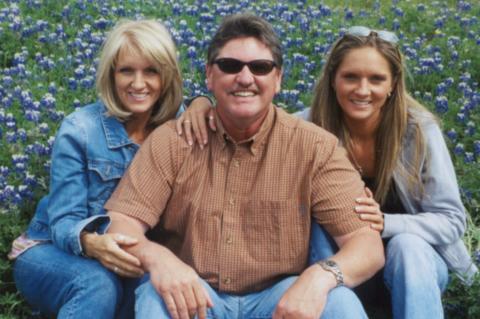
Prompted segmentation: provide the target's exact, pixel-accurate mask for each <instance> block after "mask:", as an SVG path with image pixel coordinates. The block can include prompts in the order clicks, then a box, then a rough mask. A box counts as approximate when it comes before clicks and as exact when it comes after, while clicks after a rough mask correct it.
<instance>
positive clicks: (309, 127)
mask: <svg viewBox="0 0 480 319" xmlns="http://www.w3.org/2000/svg"><path fill="white" fill-rule="evenodd" d="M276 113H277V119H278V120H277V123H278V126H279V128H280V129H281V130H283V131H285V133H286V134H288V135H291V136H292V138H294V139H296V140H299V141H305V142H310V143H321V144H328V145H337V144H338V139H337V137H336V136H335V135H333V134H332V133H330V132H328V131H326V130H325V129H323V128H321V127H319V126H318V125H316V124H313V123H311V122H307V121H305V120H304V119H303V118H301V117H298V116H297V113H296V114H295V115H292V114H288V113H287V112H286V111H284V110H283V109H280V108H277V112H276Z"/></svg>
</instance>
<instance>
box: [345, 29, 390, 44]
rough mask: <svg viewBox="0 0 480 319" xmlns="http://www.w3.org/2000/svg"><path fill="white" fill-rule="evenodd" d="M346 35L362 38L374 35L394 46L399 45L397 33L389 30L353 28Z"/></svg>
mask: <svg viewBox="0 0 480 319" xmlns="http://www.w3.org/2000/svg"><path fill="white" fill-rule="evenodd" d="M346 34H350V35H355V36H361V37H368V36H370V35H372V34H373V35H375V36H377V37H379V38H380V39H382V40H383V41H387V42H390V43H393V44H397V43H398V37H397V35H396V34H395V33H393V32H390V31H387V30H372V29H370V28H367V27H364V26H354V27H351V28H349V29H348V30H347V33H346Z"/></svg>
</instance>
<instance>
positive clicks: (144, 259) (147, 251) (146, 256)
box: [108, 212, 171, 271]
mask: <svg viewBox="0 0 480 319" xmlns="http://www.w3.org/2000/svg"><path fill="white" fill-rule="evenodd" d="M108 215H109V216H110V219H111V221H112V222H111V225H110V227H109V228H108V232H109V233H120V234H124V235H128V236H131V237H134V238H136V239H138V244H136V245H132V246H125V247H122V248H123V249H125V250H126V251H127V252H128V253H130V254H132V255H134V256H135V257H137V258H138V259H139V260H140V262H141V264H142V268H143V269H144V270H145V271H150V269H151V267H152V265H153V263H154V262H155V260H154V258H153V257H154V256H158V255H159V254H163V253H170V254H171V252H170V251H169V250H168V249H167V248H165V247H163V246H161V245H159V244H157V243H154V242H152V241H150V240H148V239H147V237H145V232H146V231H147V230H148V226H147V225H146V224H144V223H142V222H140V221H139V220H137V219H135V218H133V217H130V216H127V215H124V214H121V213H117V212H109V213H108Z"/></svg>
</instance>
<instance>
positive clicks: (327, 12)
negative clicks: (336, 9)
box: [318, 4, 332, 17]
mask: <svg viewBox="0 0 480 319" xmlns="http://www.w3.org/2000/svg"><path fill="white" fill-rule="evenodd" d="M318 9H319V10H320V14H321V15H322V16H323V17H328V16H330V15H332V9H330V7H329V6H328V5H324V4H320V5H319V6H318Z"/></svg>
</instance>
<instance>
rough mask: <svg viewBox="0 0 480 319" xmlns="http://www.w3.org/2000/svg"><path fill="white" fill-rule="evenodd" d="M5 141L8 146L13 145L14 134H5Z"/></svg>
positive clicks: (15, 137) (14, 140) (15, 136)
mask: <svg viewBox="0 0 480 319" xmlns="http://www.w3.org/2000/svg"><path fill="white" fill-rule="evenodd" d="M5 140H6V141H7V143H8V144H13V143H15V142H16V141H17V135H16V134H15V132H7V134H5Z"/></svg>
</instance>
